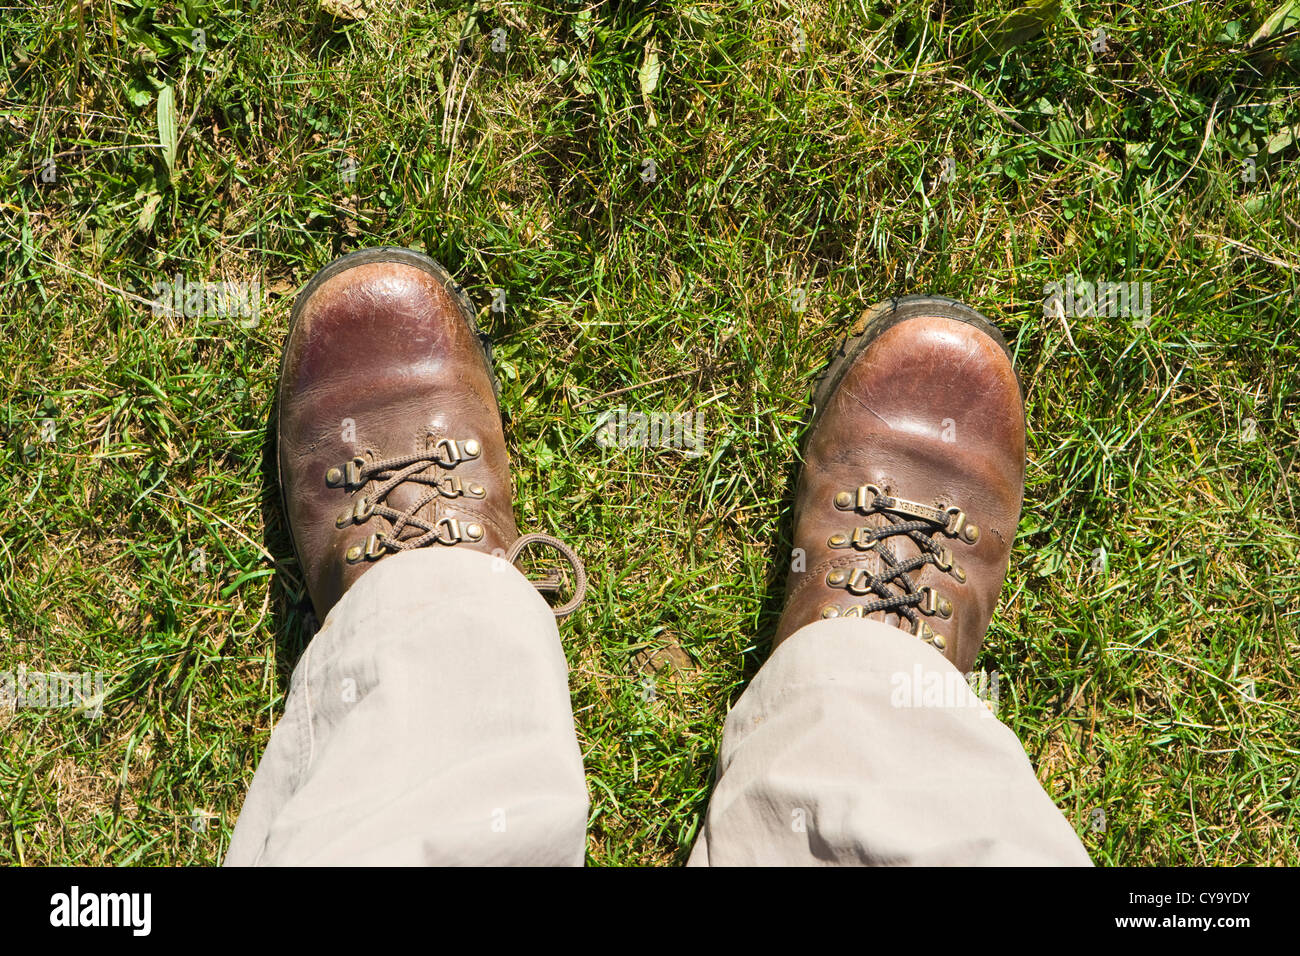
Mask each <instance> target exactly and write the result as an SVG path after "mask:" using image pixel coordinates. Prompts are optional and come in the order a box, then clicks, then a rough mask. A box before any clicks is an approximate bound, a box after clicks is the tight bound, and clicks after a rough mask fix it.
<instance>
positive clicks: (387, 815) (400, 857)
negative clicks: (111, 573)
mask: <svg viewBox="0 0 1300 956" xmlns="http://www.w3.org/2000/svg"><path fill="white" fill-rule="evenodd" d="M567 683H568V666H567V664H566V662H565V659H564V654H563V652H562V651H561V648H560V640H559V633H558V632H557V630H556V627H555V620H554V618H553V617H552V615H551V611H550V608H549V607H548V606H547V604H546V602H545V601H544V600H542V598H541V596H540V595H538V594H537V592H536V591H535V590H534V589H533V587H532V586H531V585H530V584H529V583H528V581H527V580H526V579H525V578H524V576H523V575H522V574H520V573H519V572H518V571H517V570H516V569H515V568H513V567H512V566H510V565H509V564H508V563H506V562H505V561H503V560H500V559H495V558H492V557H489V556H487V555H484V554H479V553H476V552H473V551H464V550H461V549H458V548H456V549H453V548H428V549H423V550H420V551H414V552H408V553H405V554H398V555H394V556H392V557H388V558H385V559H384V560H383V561H381V562H380V563H379V564H378V565H377V566H376V567H374V568H372V569H371V570H369V571H368V572H366V574H365V575H364V576H363V577H362V578H361V579H360V580H359V581H358V582H357V583H356V584H355V585H354V586H353V587H352V588H351V589H350V590H349V591H348V592H347V594H345V595H344V597H343V599H342V600H341V601H340V602H339V604H338V605H337V606H336V607H335V608H334V609H333V611H332V612H331V613H330V615H329V617H328V618H327V619H326V621H325V624H324V626H323V627H322V628H321V630H320V632H319V633H318V634H317V635H316V637H315V638H314V639H313V640H312V642H311V644H310V646H309V647H308V648H307V651H306V653H305V654H304V655H303V657H302V660H301V661H300V662H299V664H298V666H297V668H296V669H295V671H294V674H293V680H292V683H291V685H290V692H289V700H288V703H287V705H286V707H285V713H284V717H283V718H281V720H280V722H279V724H277V725H276V728H275V731H274V732H273V733H272V734H271V742H270V744H269V746H268V747H267V750H266V754H265V756H264V757H263V758H262V762H261V765H260V766H259V767H258V769H257V774H256V775H255V776H254V779H253V784H252V787H251V788H250V790H249V792H248V797H247V799H246V800H245V802H244V808H243V811H242V812H241V814H240V817H239V822H238V824H237V825H236V827H235V835H234V838H233V840H232V841H231V844H230V851H229V853H228V854H227V856H226V864H227V865H228V866H229V865H236V866H237V865H252V864H262V865H283V864H458V863H459V864H539V865H550V864H571V865H580V864H581V863H582V861H583V855H584V842H585V839H586V819H587V790H586V786H585V784H584V782H583V777H582V759H581V755H580V753H579V751H578V741H577V737H576V736H575V734H574V728H573V712H572V709H571V706H570V702H569V691H568V686H567Z"/></svg>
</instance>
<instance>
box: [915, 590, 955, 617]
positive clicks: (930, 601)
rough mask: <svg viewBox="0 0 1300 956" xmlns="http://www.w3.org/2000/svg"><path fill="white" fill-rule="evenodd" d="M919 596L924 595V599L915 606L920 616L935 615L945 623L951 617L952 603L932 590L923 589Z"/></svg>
mask: <svg viewBox="0 0 1300 956" xmlns="http://www.w3.org/2000/svg"><path fill="white" fill-rule="evenodd" d="M921 594H922V595H924V599H923V600H922V601H921V603H920V604H919V605H917V610H919V611H920V612H921V613H922V614H929V615H934V614H937V615H939V617H940V618H942V619H943V620H945V621H946V620H948V618H950V617H952V602H951V601H949V600H948V599H947V598H946V597H944V596H943V595H942V594H940V593H939V592H938V591H936V590H935V589H934V588H932V587H928V586H927V587H923V588H921Z"/></svg>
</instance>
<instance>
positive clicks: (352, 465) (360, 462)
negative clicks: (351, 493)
mask: <svg viewBox="0 0 1300 956" xmlns="http://www.w3.org/2000/svg"><path fill="white" fill-rule="evenodd" d="M365 465H366V460H365V459H364V458H362V457H361V456H360V455H358V456H357V457H356V458H353V459H352V460H351V461H348V462H344V463H343V464H342V465H336V466H335V467H333V468H331V469H330V470H329V471H327V472H325V484H326V486H328V487H330V488H338V487H339V486H341V485H346V486H347V487H349V488H353V487H356V486H357V485H360V484H361V469H362V468H364V467H365Z"/></svg>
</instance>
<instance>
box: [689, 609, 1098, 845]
mask: <svg viewBox="0 0 1300 956" xmlns="http://www.w3.org/2000/svg"><path fill="white" fill-rule="evenodd" d="M1089 862H1090V861H1089V859H1088V855H1087V852H1086V851H1085V850H1084V849H1083V846H1082V845H1081V844H1080V843H1079V839H1078V837H1077V836H1076V835H1075V833H1074V831H1073V829H1071V827H1070V825H1069V824H1068V823H1067V822H1066V820H1065V818H1064V817H1063V816H1062V815H1061V813H1060V811H1059V810H1057V808H1056V807H1055V806H1054V805H1053V803H1052V801H1051V799H1050V798H1049V797H1048V796H1047V794H1046V793H1044V792H1043V788H1042V787H1041V786H1039V783H1038V780H1037V778H1036V777H1035V776H1034V771H1033V768H1031V767H1030V765H1029V760H1028V758H1027V757H1026V756H1025V752H1024V750H1023V748H1022V747H1021V746H1020V742H1019V741H1018V740H1016V737H1015V735H1014V734H1012V733H1011V731H1010V730H1008V729H1007V728H1006V727H1005V726H1004V725H1003V724H1001V723H1000V722H998V721H997V720H996V719H995V718H994V717H993V716H992V714H991V713H990V711H989V709H988V708H987V706H985V704H984V703H983V702H982V701H980V700H979V699H978V698H977V697H976V696H975V695H974V694H973V693H972V692H971V690H970V687H969V686H967V684H966V681H965V680H964V678H963V677H962V675H960V674H959V673H958V672H957V669H956V668H954V667H953V666H952V665H951V664H949V663H948V661H947V660H945V659H944V657H943V656H942V655H941V654H940V653H939V652H938V651H936V650H934V649H933V648H932V647H929V646H928V645H926V644H923V643H922V642H921V641H919V640H917V639H916V638H915V637H913V636H911V635H910V634H905V633H904V632H902V631H900V630H898V629H897V628H893V627H889V626H887V625H885V624H880V623H877V622H874V621H863V620H861V619H858V620H852V619H839V620H830V621H818V622H816V623H814V624H810V625H808V626H807V627H804V628H802V629H801V630H799V631H797V632H796V633H795V634H794V635H792V636H791V637H790V638H789V639H787V640H786V641H785V642H784V643H783V644H781V645H780V646H779V647H778V648H777V649H776V651H775V652H774V653H773V654H772V657H771V658H770V659H769V660H768V661H767V662H766V663H765V664H764V665H763V667H762V668H761V669H760V670H759V672H758V674H757V676H756V677H755V678H754V680H753V682H752V683H751V684H750V686H749V688H748V689H747V690H746V691H745V693H744V695H743V696H742V697H741V699H740V701H739V703H738V704H737V705H736V708H735V709H734V710H733V711H732V712H731V715H730V716H729V717H728V718H727V725H726V730H725V732H724V733H723V738H722V753H721V756H720V758H719V761H718V779H717V785H716V787H715V789H714V792H713V796H712V797H711V799H710V803H709V808H708V813H707V815H706V817H705V821H704V826H703V829H702V830H701V833H700V836H699V839H698V840H697V841H696V844H695V847H694V849H693V851H692V853H691V858H690V864H691V865H692V866H698V865H714V866H719V865H734V864H831V863H869V864H1007V865H1032V864H1077V865H1088V864H1089Z"/></svg>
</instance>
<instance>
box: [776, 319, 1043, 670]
mask: <svg viewBox="0 0 1300 956" xmlns="http://www.w3.org/2000/svg"><path fill="white" fill-rule="evenodd" d="M936 311H942V309H937V310H936ZM819 413H820V414H819V417H818V418H817V419H816V421H815V423H814V425H813V427H812V429H811V431H810V433H809V434H808V436H807V439H806V442H805V447H804V465H803V470H802V473H801V475H800V478H799V484H798V489H797V492H796V498H795V510H794V546H795V548H796V549H803V554H804V562H805V563H804V567H805V569H806V570H804V571H798V570H792V571H791V573H790V576H789V584H788V587H787V601H786V606H785V609H784V611H783V613H782V617H781V620H780V623H779V625H778V629H777V635H776V639H775V641H776V643H778V644H779V643H780V642H781V641H784V640H785V639H786V638H788V637H790V636H791V635H792V634H793V633H794V632H795V631H797V630H798V629H799V628H801V627H803V626H804V625H805V624H809V623H811V622H813V621H816V620H819V619H820V618H821V617H822V610H823V608H824V607H826V606H827V605H832V604H835V605H839V606H841V607H844V606H847V605H848V604H850V603H853V602H857V603H864V602H867V601H870V600H872V598H873V597H874V595H868V596H865V597H859V596H854V595H850V594H849V593H848V592H846V591H845V590H844V589H842V588H833V587H830V586H829V585H828V584H827V583H826V576H827V573H828V572H829V571H830V570H832V569H835V568H853V567H864V568H868V569H869V570H870V571H872V572H873V573H877V572H879V571H880V569H881V561H880V558H879V557H878V556H877V555H875V554H873V553H872V552H869V551H868V552H857V551H853V550H848V551H845V550H835V549H832V548H830V547H829V546H828V544H827V542H828V539H829V538H830V537H831V535H833V534H835V533H836V532H843V533H851V532H852V531H853V529H854V528H855V527H860V526H864V525H867V526H879V525H880V524H882V523H884V521H885V519H884V518H883V517H881V516H879V515H874V516H870V517H869V518H868V517H867V516H863V515H861V514H858V513H856V512H853V511H841V510H838V509H837V508H836V507H835V505H834V496H835V494H836V492H839V491H854V490H856V489H857V488H858V486H859V485H862V484H864V483H870V484H874V485H877V486H879V487H880V488H881V489H882V490H884V491H885V492H886V493H887V494H892V495H895V496H898V497H900V498H906V499H910V500H913V501H917V502H920V503H923V504H926V505H931V506H940V505H942V506H948V505H955V506H956V507H959V508H961V509H962V510H963V511H964V512H965V513H966V516H967V519H968V520H969V521H971V522H973V523H975V524H976V525H977V526H978V527H979V528H980V536H979V539H978V541H976V542H975V543H974V544H968V543H966V542H964V541H963V540H962V539H961V538H960V537H956V538H954V537H948V536H946V535H943V534H937V535H936V536H935V537H934V539H933V540H934V541H935V542H936V543H937V544H942V545H946V546H947V547H949V548H950V549H951V551H952V553H953V557H954V559H955V561H956V563H957V564H958V565H960V566H961V567H963V568H964V569H965V570H966V574H967V580H966V583H964V584H962V583H958V581H957V580H956V579H955V578H954V577H953V576H952V575H951V574H948V573H945V572H943V571H940V570H939V569H938V568H936V567H934V566H933V565H926V566H925V568H924V569H923V570H921V571H918V572H913V575H912V579H913V580H914V581H915V582H916V584H917V585H918V587H924V586H927V585H928V586H932V587H934V588H935V589H936V590H937V591H938V593H939V594H940V595H942V596H946V597H947V598H948V599H949V600H950V601H951V602H952V605H953V615H952V617H951V618H950V619H948V620H941V619H940V617H939V616H938V615H930V616H924V615H923V616H922V617H921V620H923V621H925V622H926V623H927V624H929V625H930V626H931V627H932V628H933V629H934V631H935V632H937V633H938V634H941V635H943V638H944V643H945V644H946V646H945V647H944V649H943V653H944V654H945V656H947V658H948V659H949V660H950V661H952V662H953V663H954V664H955V665H956V666H957V667H958V668H959V669H960V670H962V671H969V670H970V668H971V666H972V665H973V664H974V661H975V657H976V655H977V654H978V653H979V649H980V645H981V643H982V642H983V640H984V635H985V632H986V631H987V629H988V625H989V620H990V619H991V617H992V615H993V607H994V604H995V603H996V601H997V598H998V593H999V591H1000V590H1001V588H1002V583H1003V579H1004V577H1005V574H1006V569H1007V561H1008V558H1009V556H1010V552H1011V545H1012V541H1013V540H1014V538H1015V533H1016V525H1017V523H1018V522H1019V520H1020V507H1021V501H1022V498H1023V494H1024V475H1025V418H1024V404H1023V400H1022V398H1021V394H1020V386H1019V382H1018V380H1017V378H1016V375H1015V371H1014V369H1013V367H1012V364H1011V361H1010V359H1009V358H1008V357H1007V355H1006V354H1005V353H1004V352H1003V349H1002V347H1001V346H1000V345H999V344H998V343H997V342H995V341H994V340H993V339H992V338H991V337H990V336H989V335H988V334H986V333H985V332H983V331H982V330H981V329H980V328H978V326H976V325H972V324H968V323H966V322H962V321H958V320H956V319H954V318H945V317H941V316H937V315H935V316H930V315H919V316H915V317H912V318H908V319H905V320H903V321H901V322H898V323H897V324H894V325H892V326H890V327H888V328H886V329H885V330H884V331H883V332H882V333H880V334H879V335H878V336H877V337H876V338H875V339H874V341H871V343H870V344H869V345H868V346H867V347H866V348H865V349H864V350H863V351H862V352H860V353H859V354H858V355H857V356H856V358H854V359H852V361H851V364H850V365H849V367H848V370H847V372H846V373H845V374H844V377H843V379H842V380H841V381H840V382H839V384H838V386H837V387H835V388H834V390H833V392H831V394H830V395H829V396H828V398H827V399H826V401H825V407H824V408H823V409H820V410H819ZM945 438H948V439H951V440H945ZM885 540H886V543H887V544H888V545H889V546H890V547H892V548H893V550H894V553H895V554H896V555H897V556H898V557H899V558H902V559H906V558H910V557H913V556H915V555H917V554H918V553H919V549H918V548H917V546H916V544H915V543H914V542H913V541H911V540H909V539H908V538H906V537H905V536H901V535H899V536H893V537H889V538H887V539H885ZM795 554H796V557H797V556H798V555H799V552H798V551H796V552H795ZM796 567H797V565H796ZM868 617H870V618H872V619H875V620H883V621H884V622H885V623H887V624H891V625H895V626H899V627H902V628H903V629H905V630H910V629H911V625H910V624H909V623H908V622H907V621H905V620H904V621H902V622H901V623H900V620H899V616H898V615H897V614H895V613H889V614H886V613H884V612H876V613H875V614H870V615H868ZM918 640H919V638H918Z"/></svg>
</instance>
